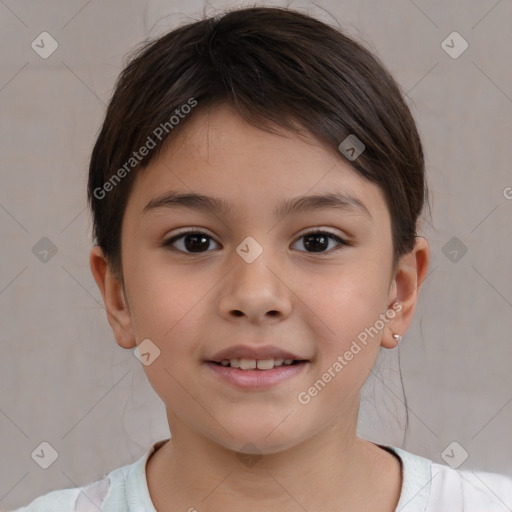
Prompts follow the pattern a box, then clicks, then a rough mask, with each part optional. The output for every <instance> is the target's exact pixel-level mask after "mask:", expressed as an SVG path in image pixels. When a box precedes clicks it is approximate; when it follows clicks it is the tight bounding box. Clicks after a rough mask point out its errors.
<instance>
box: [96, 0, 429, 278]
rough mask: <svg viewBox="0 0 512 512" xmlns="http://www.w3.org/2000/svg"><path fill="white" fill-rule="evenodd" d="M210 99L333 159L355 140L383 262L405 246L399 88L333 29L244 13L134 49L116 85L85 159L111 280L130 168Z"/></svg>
mask: <svg viewBox="0 0 512 512" xmlns="http://www.w3.org/2000/svg"><path fill="white" fill-rule="evenodd" d="M194 102H195V103H194ZM221 103H229V104H231V105H233V106H234V107H235V108H236V110H237V111H238V112H239V114H240V115H241V116H242V117H243V118H244V119H245V120H246V121H248V122H249V123H251V124H252V125H254V126H257V127H259V128H262V129H266V130H268V131H271V132H274V133H275V131H274V130H273V128H272V126H273V125H274V126H275V125H277V126H279V127H283V128H285V129H289V130H291V131H293V132H295V133H297V134H300V132H301V131H302V132H304V131H305V132H306V133H308V132H309V133H310V134H312V135H313V136H315V137H316V138H317V139H318V140H320V141H321V142H323V143H325V144H327V145H328V146H329V147H332V148H333V150H334V151H337V152H338V154H339V155H340V158H342V159H345V158H346V156H345V155H344V154H343V153H342V152H341V151H339V150H338V146H339V144H340V143H341V142H342V141H343V140H345V139H346V138H347V136H349V135H355V136H356V137H357V138H358V139H359V140H360V141H361V142H362V143H363V144H364V145H365V149H364V151H363V152H362V153H361V154H360V155H359V156H358V157H357V158H356V159H355V160H350V159H347V161H349V163H350V164H351V165H352V166H353V168H354V169H355V170H356V171H357V172H358V173H359V174H360V175H362V176H364V177H365V178H366V179H368V180H370V181H372V182H374V183H376V184H377V185H378V186H379V187H380V188H381V189H382V191H383V193H384V196H385V198H386V201H387V205H388V207H389V210H390V215H391V220H392V239H393V261H394V263H396V262H397V261H398V258H399V257H400V256H401V255H403V254H406V253H408V252H410V251H411V250H412V248H413V245H414V238H415V236H416V225H417V220H418V217H419V215H420V214H421V212H422V209H423V205H424V201H425V200H426V199H427V186H426V182H425V176H424V174H425V171H424V157H423V149H422V145H421V140H420V136H419V134H418V131H417V128H416V125H415V122H414V119H413V117H412V115H411V112H410V110H409V108H408V106H407V104H406V103H405V101H404V98H403V96H402V93H401V91H400V88H399V86H398V85H397V83H396V82H395V81H394V79H393V78H392V77H391V75H390V74H389V73H388V71H387V70H386V69H385V67H384V66H383V65H382V63H381V62H380V61H379V59H378V58H377V57H376V56H375V55H373V54H372V53H371V52H370V51H369V50H367V49H365V48H364V47H363V46H362V45H361V44H360V43H358V42H356V41H354V40H353V39H352V38H350V37H348V36H347V35H345V34H344V33H343V32H342V30H341V29H339V28H335V27H331V26H329V25H327V24H325V23H323V22H321V21H318V20H316V19H314V18H312V17H310V16H308V15H305V14H302V13H300V12H297V11H294V10H290V9H285V8H279V7H251V8H243V9H236V10H231V11H227V12H225V13H224V14H223V15H222V16H215V17H211V18H206V19H202V20H199V21H196V22H193V23H190V24H187V25H185V26H182V27H179V28H177V29H175V30H173V31H171V32H169V33H167V34H165V35H164V36H162V37H159V38H158V39H156V40H154V41H149V42H144V43H143V46H142V47H141V48H139V49H138V50H137V51H136V52H135V53H134V54H133V55H132V57H131V60H130V61H129V63H128V64H127V66H126V67H125V69H124V70H123V71H122V73H121V74H120V76H119V78H118V81H117V83H116V87H115V91H114V94H113V97H112V99H111V101H110V104H109V106H108V109H107V112H106V117H105V120H104V123H103V126H102V128H101V132H100V134H99V136H98V138H97V140H96V143H95V146H94V149H93V152H92V157H91V161H90V167H89V182H88V201H89V203H90V206H91V210H92V214H93V237H94V239H95V240H94V241H95V243H96V244H97V245H99V246H100V247H101V249H102V250H103V253H104V255H105V257H106V259H107V260H108V262H109V265H110V267H111V269H112V270H113V271H114V272H115V274H116V275H117V276H118V277H119V278H120V279H121V280H122V264H121V224H122V219H123V214H124V211H125V207H126V204H127V199H128V197H129V194H130V191H131V188H132V184H133V180H134V178H135V175H136V173H137V172H140V171H141V170H142V169H144V168H145V167H146V166H147V165H148V164H149V163H150V162H151V161H152V160H153V159H154V158H155V157H156V156H157V155H158V153H159V150H160V149H161V148H162V146H163V142H164V141H165V140H167V139H168V138H170V137H172V136H173V133H174V132H177V131H179V130H180V128H182V127H183V126H184V125H185V124H186V123H187V121H188V120H189V119H190V118H191V117H192V116H195V115H198V114H199V113H200V112H204V111H205V109H207V108H210V107H212V106H214V105H217V104H221ZM185 105H189V107H187V108H185V107H184V106H185ZM191 106H193V107H194V108H192V107H191ZM187 113H188V114H187ZM181 114H183V115H181ZM173 117H174V119H172V118H173ZM178 117H179V119H178ZM176 120H177V122H176ZM158 130H160V131H158ZM156 134H158V135H160V136H159V137H157V135H156ZM150 140H151V141H152V142H153V143H154V145H152V144H151V143H150ZM144 146H145V147H146V148H147V149H148V148H149V151H144V153H145V156H143V157H142V156H141V157H140V159H139V158H137V159H136V158H135V156H134V155H135V153H137V157H139V154H138V151H139V150H140V148H142V147H144ZM153 147H154V149H153ZM141 152H142V151H141ZM123 169H124V170H123Z"/></svg>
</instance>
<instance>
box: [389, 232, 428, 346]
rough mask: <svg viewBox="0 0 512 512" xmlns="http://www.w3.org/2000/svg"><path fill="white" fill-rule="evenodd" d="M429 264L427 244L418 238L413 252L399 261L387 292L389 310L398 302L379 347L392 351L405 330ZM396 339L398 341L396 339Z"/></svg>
mask: <svg viewBox="0 0 512 512" xmlns="http://www.w3.org/2000/svg"><path fill="white" fill-rule="evenodd" d="M429 262H430V248H429V245H428V242H427V240H426V239H425V238H424V237H420V236H418V237H416V238H415V244H414V248H413V250H412V251H411V252H409V253H408V254H404V255H403V256H402V257H401V258H400V260H399V262H398V265H397V268H396V271H395V275H394V278H393V281H392V283H391V286H390V289H389V296H388V302H389V303H390V306H389V307H391V304H395V303H396V302H398V303H399V304H400V310H399V311H398V310H396V309H395V313H396V314H395V317H394V318H393V319H392V320H391V321H390V323H389V324H388V326H387V330H386V331H385V332H384V333H383V336H382V340H381V345H382V346H383V347H385V348H395V347H396V346H397V345H398V344H399V343H400V341H401V339H402V337H403V335H404V334H405V332H406V331H407V329H408V328H409V325H410V324H411V322H412V318H413V314H414V311H415V309H416V304H417V302H418V295H419V291H420V289H421V286H422V284H423V282H424V280H425V277H426V276H427V271H428V265H429ZM396 335H398V336H399V337H398V338H397V337H396Z"/></svg>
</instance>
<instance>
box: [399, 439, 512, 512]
mask: <svg viewBox="0 0 512 512" xmlns="http://www.w3.org/2000/svg"><path fill="white" fill-rule="evenodd" d="M392 449H393V450H394V451H395V452H396V453H397V454H398V455H399V457H400V459H401V460H402V469H403V485H402V496H401V499H400V502H399V505H402V507H403V510H402V508H401V507H400V506H399V507H398V508H397V510H401V511H402V512H409V511H411V512H416V511H418V512H419V511H421V512H439V511H440V510H449V511H450V512H507V511H508V512H510V510H512V476H510V475H503V474H498V473H491V472H483V471H473V470H469V469H464V470H461V469H454V468H452V467H450V466H447V465H444V464H438V463H436V462H433V461H432V460H430V459H426V458H424V457H421V456H420V455H416V454H413V453H410V452H407V451H405V450H403V449H400V448H396V447H392Z"/></svg>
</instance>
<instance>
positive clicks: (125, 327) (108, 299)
mask: <svg viewBox="0 0 512 512" xmlns="http://www.w3.org/2000/svg"><path fill="white" fill-rule="evenodd" d="M89 264H90V266H91V271H92V275H93V276H94V280H95V281H96V284H97V285H98V288H99V289H100V292H101V295H102V296H103V302H104V303H105V309H106V311H107V319H108V323H109V324H110V326H111V327H112V330H113V332H114V337H115V338H116V341H117V343H118V344H119V345H120V346H121V347H123V348H133V347H135V346H136V343H135V336H134V335H133V329H132V320H131V315H130V311H129V308H128V306H127V301H126V299H125V293H124V289H123V285H122V283H121V282H120V280H119V279H118V278H117V277H115V276H114V274H113V273H112V271H111V269H110V266H109V265H108V262H107V260H106V259H105V257H104V256H103V252H102V250H101V248H100V247H99V246H97V245H96V246H94V247H93V249H92V250H91V255H90V259H89Z"/></svg>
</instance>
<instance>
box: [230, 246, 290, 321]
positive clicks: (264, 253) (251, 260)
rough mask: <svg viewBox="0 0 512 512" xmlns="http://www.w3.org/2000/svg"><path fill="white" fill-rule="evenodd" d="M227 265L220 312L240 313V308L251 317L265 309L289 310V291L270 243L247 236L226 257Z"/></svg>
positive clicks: (274, 312)
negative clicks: (227, 259) (225, 283)
mask: <svg viewBox="0 0 512 512" xmlns="http://www.w3.org/2000/svg"><path fill="white" fill-rule="evenodd" d="M261 238H263V237H261ZM267 240H268V238H267ZM229 265H230V268H231V271H230V276H229V279H228V281H229V284H228V286H226V287H225V288H224V289H223V295H222V298H221V302H220V307H221V310H222V313H223V314H227V315H237V316H240V312H241V313H243V314H244V315H246V316H248V317H250V318H252V319H256V318H262V317H264V316H265V315H266V314H267V313H270V315H271V316H275V315H276V313H279V314H281V315H287V314H289V310H290V296H289V293H290V292H289V290H288V289H287V287H286V286H285V284H284V283H283V280H282V278H280V276H279V270H278V269H279V262H278V261H277V255H276V253H275V252H274V251H273V249H272V248H271V247H270V246H269V244H263V243H259V242H258V241H257V240H256V238H254V237H251V236H248V237H246V238H245V239H244V240H243V241H242V242H241V243H240V244H239V245H238V246H237V247H236V249H235V251H234V253H233V254H232V255H231V257H230V258H229Z"/></svg>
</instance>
